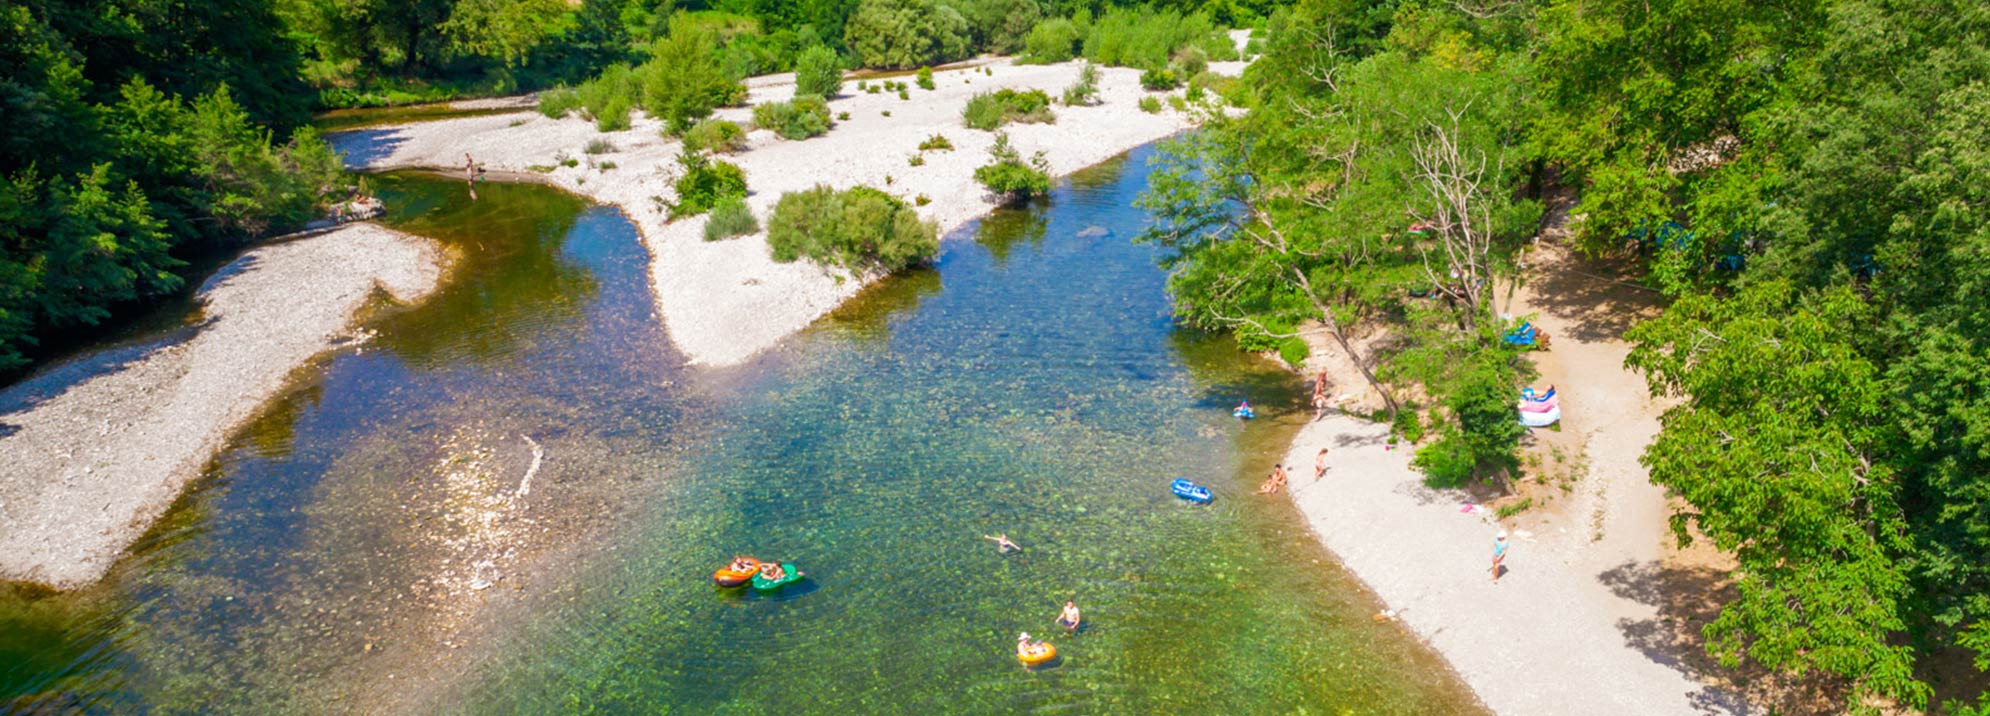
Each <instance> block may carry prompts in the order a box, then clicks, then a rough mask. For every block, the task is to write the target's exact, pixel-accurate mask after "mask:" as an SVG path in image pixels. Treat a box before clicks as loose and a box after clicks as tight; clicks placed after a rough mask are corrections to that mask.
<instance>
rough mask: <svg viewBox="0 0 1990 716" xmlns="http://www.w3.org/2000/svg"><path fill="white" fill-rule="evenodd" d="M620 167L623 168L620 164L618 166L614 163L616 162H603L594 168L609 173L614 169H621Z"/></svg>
mask: <svg viewBox="0 0 1990 716" xmlns="http://www.w3.org/2000/svg"><path fill="white" fill-rule="evenodd" d="M619 166H621V165H620V164H616V163H614V162H602V163H600V164H596V165H594V168H596V169H600V170H601V171H604V172H605V171H609V170H612V169H614V168H615V167H619Z"/></svg>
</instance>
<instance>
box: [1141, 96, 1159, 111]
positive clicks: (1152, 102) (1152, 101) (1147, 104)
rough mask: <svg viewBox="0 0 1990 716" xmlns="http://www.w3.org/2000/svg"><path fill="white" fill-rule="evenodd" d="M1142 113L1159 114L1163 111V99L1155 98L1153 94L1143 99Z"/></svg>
mask: <svg viewBox="0 0 1990 716" xmlns="http://www.w3.org/2000/svg"><path fill="white" fill-rule="evenodd" d="M1140 111H1142V112H1146V113H1148V114H1156V113H1159V112H1160V111H1161V98H1159V97H1155V96H1154V95H1151V94H1150V95H1147V96H1145V97H1141V98H1140Z"/></svg>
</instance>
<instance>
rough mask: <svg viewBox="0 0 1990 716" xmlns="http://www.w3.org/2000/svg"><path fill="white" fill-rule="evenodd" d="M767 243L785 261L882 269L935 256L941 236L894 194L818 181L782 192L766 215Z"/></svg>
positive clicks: (894, 268)
mask: <svg viewBox="0 0 1990 716" xmlns="http://www.w3.org/2000/svg"><path fill="white" fill-rule="evenodd" d="M767 245H768V247H769V248H770V249H772V252H773V257H774V260H775V261H779V262H782V263H787V262H790V261H794V260H795V259H798V258H804V257H805V258H808V259H810V260H812V261H814V262H816V263H818V264H824V265H833V266H842V267H844V268H846V269H849V270H850V271H852V272H855V273H869V272H881V273H882V272H891V271H897V270H899V269H902V268H905V267H907V266H910V265H913V264H915V263H918V262H921V261H925V260H927V259H930V258H932V257H933V256H934V255H935V254H937V253H939V250H940V239H939V226H938V225H936V224H934V223H933V222H930V221H922V220H920V218H919V213H918V212H917V211H915V210H914V209H913V208H912V207H909V206H906V205H905V202H902V201H899V200H898V199H897V198H896V197H893V196H891V195H890V194H886V193H884V192H883V191H880V190H877V189H874V188H871V187H867V186H859V187H853V188H850V189H847V190H844V191H840V192H839V191H836V190H835V189H831V188H829V187H827V186H821V185H817V186H816V187H815V188H813V189H807V190H804V191H797V192H789V193H787V194H784V195H782V196H781V201H780V202H779V203H777V204H775V205H774V213H773V215H772V216H771V217H769V218H768V219H767Z"/></svg>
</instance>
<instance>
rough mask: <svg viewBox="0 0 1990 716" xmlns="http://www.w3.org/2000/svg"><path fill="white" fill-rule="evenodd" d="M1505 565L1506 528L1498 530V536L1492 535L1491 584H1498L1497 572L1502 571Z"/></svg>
mask: <svg viewBox="0 0 1990 716" xmlns="http://www.w3.org/2000/svg"><path fill="white" fill-rule="evenodd" d="M1505 566H1506V530H1500V531H1499V536H1497V537H1494V538H1493V541H1492V582H1493V584H1499V573H1500V572H1501V571H1502V569H1503V568H1504V567H1505Z"/></svg>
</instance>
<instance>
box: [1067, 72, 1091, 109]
mask: <svg viewBox="0 0 1990 716" xmlns="http://www.w3.org/2000/svg"><path fill="white" fill-rule="evenodd" d="M1063 99H1064V105H1065V106H1067V107H1082V106H1086V105H1090V104H1093V103H1096V102H1098V101H1099V66H1098V65H1095V64H1092V63H1090V62H1086V63H1085V66H1084V67H1081V68H1079V69H1078V81H1076V82H1073V83H1071V86H1069V87H1066V88H1064V97H1063Z"/></svg>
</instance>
